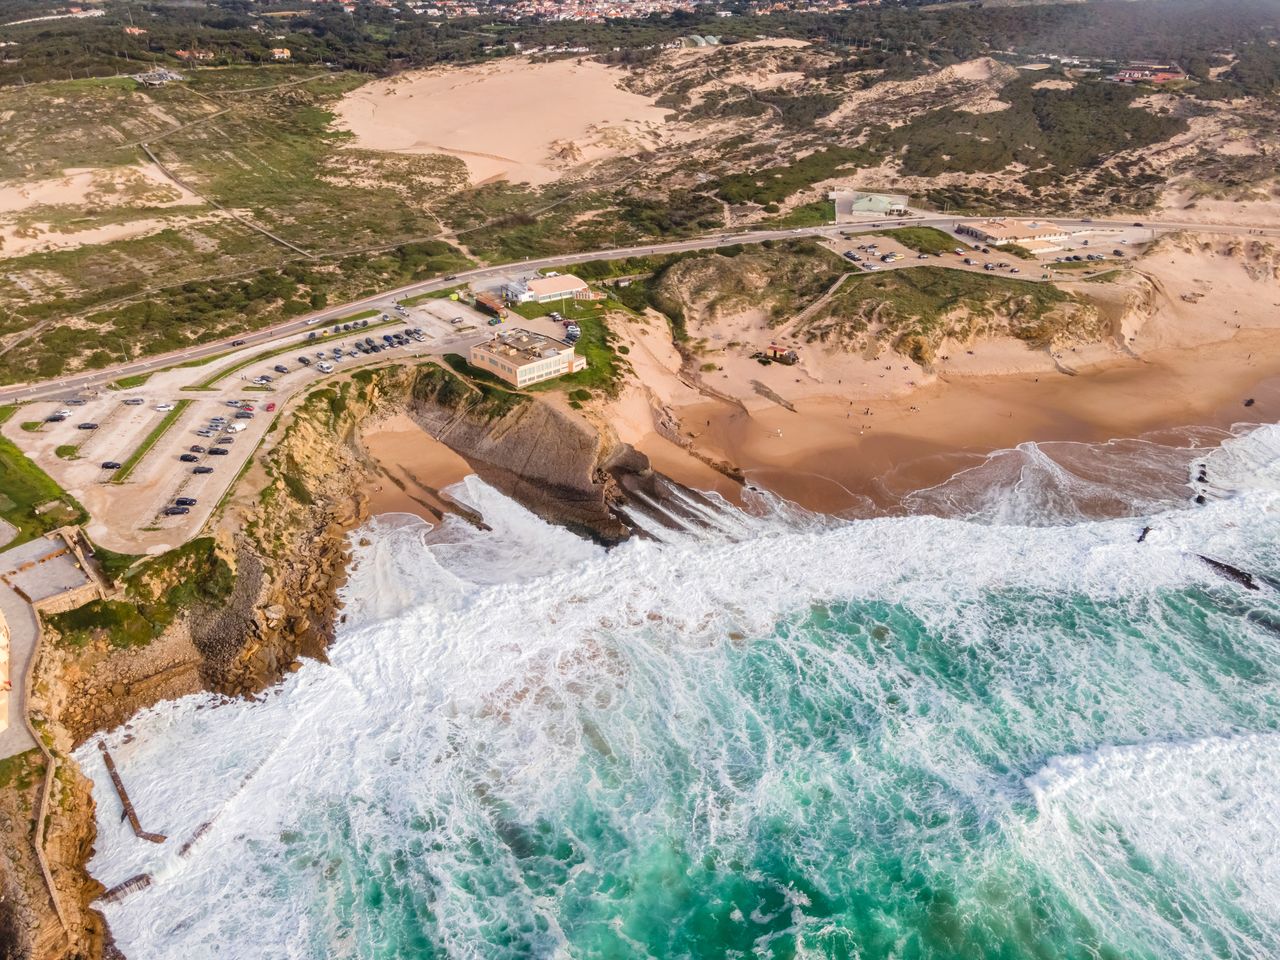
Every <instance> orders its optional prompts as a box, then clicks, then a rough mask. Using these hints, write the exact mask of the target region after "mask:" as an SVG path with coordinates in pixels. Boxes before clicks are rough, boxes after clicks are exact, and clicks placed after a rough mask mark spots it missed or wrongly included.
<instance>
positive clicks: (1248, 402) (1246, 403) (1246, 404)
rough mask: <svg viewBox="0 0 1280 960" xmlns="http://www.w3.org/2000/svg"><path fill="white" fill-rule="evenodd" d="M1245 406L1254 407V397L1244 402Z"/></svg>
mask: <svg viewBox="0 0 1280 960" xmlns="http://www.w3.org/2000/svg"><path fill="white" fill-rule="evenodd" d="M1244 405H1245V406H1246V407H1252V406H1253V397H1250V398H1249V399H1248V400H1246V401H1245V402H1244Z"/></svg>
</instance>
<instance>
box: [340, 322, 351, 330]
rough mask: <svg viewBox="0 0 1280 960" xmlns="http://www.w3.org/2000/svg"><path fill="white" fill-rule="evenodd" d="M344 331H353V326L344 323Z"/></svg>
mask: <svg viewBox="0 0 1280 960" xmlns="http://www.w3.org/2000/svg"><path fill="white" fill-rule="evenodd" d="M342 329H343V330H350V329H351V324H349V323H344V324H343V325H342Z"/></svg>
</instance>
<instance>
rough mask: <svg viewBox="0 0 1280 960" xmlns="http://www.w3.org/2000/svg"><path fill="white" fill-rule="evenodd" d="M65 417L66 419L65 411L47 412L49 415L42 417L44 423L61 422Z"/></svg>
mask: <svg viewBox="0 0 1280 960" xmlns="http://www.w3.org/2000/svg"><path fill="white" fill-rule="evenodd" d="M65 419H67V415H66V414H65V413H51V414H49V416H47V417H45V418H44V422H45V423H61V422H62V421H63V420H65Z"/></svg>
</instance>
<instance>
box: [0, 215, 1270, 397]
mask: <svg viewBox="0 0 1280 960" xmlns="http://www.w3.org/2000/svg"><path fill="white" fill-rule="evenodd" d="M973 219H974V218H973V217H957V216H920V217H906V218H896V219H892V220H880V221H871V222H866V223H837V224H828V225H825V226H821V227H806V228H801V229H792V230H747V231H742V232H738V233H716V234H711V235H706V236H701V237H695V238H693V239H690V240H676V241H673V242H670V243H651V244H642V245H639V246H634V247H615V248H611V249H604V250H586V251H583V252H581V253H573V254H564V255H561V256H555V257H539V258H537V259H527V260H519V261H515V262H513V263H505V264H496V265H491V266H484V267H476V268H474V269H471V270H464V271H460V272H459V273H457V274H451V275H450V276H449V277H447V278H446V277H439V278H436V279H434V280H425V281H420V282H418V283H411V284H409V285H407V286H403V287H397V288H395V289H393V290H385V291H383V292H381V293H378V294H376V295H374V296H371V297H366V298H364V299H362V300H353V301H351V302H349V303H344V304H341V305H340V306H336V307H327V308H326V309H324V310H321V311H318V312H316V313H310V314H307V315H305V316H302V317H299V318H297V319H295V320H290V321H288V322H286V323H281V324H277V325H275V326H272V327H266V328H263V329H262V330H258V331H255V332H253V333H246V334H244V335H243V336H239V337H234V338H230V337H229V338H226V339H223V340H219V341H216V342H214V343H206V344H201V345H200V346H195V347H187V348H185V349H183V350H179V351H176V352H174V353H166V354H161V355H158V356H153V357H146V358H144V359H140V360H133V361H130V362H128V363H122V364H118V365H116V366H113V367H108V368H106V369H103V370H95V371H93V372H91V373H79V374H73V375H70V376H66V377H59V378H57V379H54V380H47V381H43V382H41V383H36V384H29V385H25V386H18V387H7V388H4V389H0V403H22V402H26V401H29V400H44V399H49V398H52V397H57V396H60V395H62V394H64V393H65V392H67V391H69V390H70V391H74V390H86V389H92V388H94V387H100V386H103V385H105V384H108V383H111V382H113V381H115V380H119V379H120V378H122V377H128V376H133V375H136V374H141V373H154V372H155V371H157V370H162V369H164V368H165V367H171V366H173V365H174V364H176V363H184V362H186V361H188V360H198V359H202V358H204V357H211V356H214V355H216V354H219V353H224V352H226V351H227V350H228V349H230V348H231V345H232V341H233V339H234V340H241V341H243V342H244V345H245V346H254V345H261V344H266V343H270V342H272V341H274V340H277V339H279V338H281V337H284V336H288V335H292V334H295V333H298V332H300V331H305V330H307V329H309V328H311V327H314V326H317V324H322V323H326V322H332V321H334V320H339V319H341V318H342V317H345V316H347V315H349V314H350V313H352V312H354V311H359V310H361V309H364V308H368V307H372V306H379V305H382V304H385V303H387V302H388V301H390V300H395V299H400V298H404V297H410V296H415V295H417V294H421V293H431V292H434V291H437V290H443V289H445V288H447V287H451V286H454V285H456V284H460V283H480V284H482V285H483V284H485V283H486V282H493V281H497V280H501V279H502V278H504V277H508V276H510V275H512V274H513V273H517V272H521V273H523V272H530V271H534V270H542V269H546V268H548V267H561V266H566V265H568V264H574V263H581V262H583V261H585V260H617V259H621V258H623V257H639V256H650V255H654V254H667V253H682V252H685V251H689V250H714V249H715V248H717V247H726V246H731V245H733V244H737V243H760V242H761V241H764V240H783V239H791V238H795V237H800V236H805V237H818V238H822V237H832V236H839V234H840V233H841V231H848V230H855V231H863V230H877V229H884V228H885V227H893V226H898V225H906V226H925V227H937V228H939V229H941V230H946V231H948V232H954V230H955V227H956V224H958V223H961V222H964V221H971V220H973ZM1017 219H1021V220H1029V219H1032V218H1029V217H1019V218H1017ZM1053 222H1054V223H1056V224H1061V225H1062V226H1067V227H1076V228H1080V229H1090V228H1092V229H1095V230H1103V229H1106V228H1108V227H1114V228H1127V229H1132V228H1133V227H1134V226H1135V224H1134V222H1133V221H1125V220H1119V219H1116V220H1100V219H1093V220H1067V219H1058V218H1055V219H1054V220H1053ZM1141 225H1142V226H1143V227H1144V228H1146V229H1149V230H1151V231H1152V233H1153V234H1154V233H1155V232H1165V231H1171V230H1195V231H1199V232H1212V233H1218V234H1237V235H1240V236H1246V235H1253V236H1259V235H1261V236H1271V237H1277V236H1280V229H1259V228H1256V227H1248V226H1236V225H1231V224H1204V223H1180V222H1175V221H1143V223H1142V224H1141Z"/></svg>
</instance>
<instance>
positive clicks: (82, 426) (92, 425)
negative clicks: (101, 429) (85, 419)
mask: <svg viewBox="0 0 1280 960" xmlns="http://www.w3.org/2000/svg"><path fill="white" fill-rule="evenodd" d="M76 429H77V430H97V429H98V425H97V424H96V423H78V424H76Z"/></svg>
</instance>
